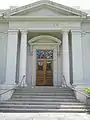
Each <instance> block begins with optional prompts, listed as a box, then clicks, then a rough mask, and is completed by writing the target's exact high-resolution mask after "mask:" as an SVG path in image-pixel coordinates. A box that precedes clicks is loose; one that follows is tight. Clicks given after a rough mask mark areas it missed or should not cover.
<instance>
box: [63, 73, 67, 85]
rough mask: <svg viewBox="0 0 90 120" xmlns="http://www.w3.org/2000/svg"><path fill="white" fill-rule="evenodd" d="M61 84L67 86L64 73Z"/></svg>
mask: <svg viewBox="0 0 90 120" xmlns="http://www.w3.org/2000/svg"><path fill="white" fill-rule="evenodd" d="M62 85H65V87H67V82H66V79H65V76H64V75H62Z"/></svg>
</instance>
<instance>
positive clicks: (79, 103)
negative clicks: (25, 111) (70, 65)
mask: <svg viewBox="0 0 90 120" xmlns="http://www.w3.org/2000/svg"><path fill="white" fill-rule="evenodd" d="M0 104H3V105H4V104H15V105H16V104H17V105H18V104H23V105H84V104H83V103H81V102H77V101H76V102H57V101H56V102H55V101H54V102H51V101H48V102H46V101H45V102H41V101H38V102H36V101H24V102H23V101H10V100H9V101H3V102H1V103H0Z"/></svg>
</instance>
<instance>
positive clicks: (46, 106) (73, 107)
mask: <svg viewBox="0 0 90 120" xmlns="http://www.w3.org/2000/svg"><path fill="white" fill-rule="evenodd" d="M0 108H45V109H51V108H52V109H62V108H64V109H70V108H72V109H78V108H79V109H80V108H88V109H90V106H85V105H32V104H31V105H13V104H11V105H10V104H6V105H3V104H0Z"/></svg>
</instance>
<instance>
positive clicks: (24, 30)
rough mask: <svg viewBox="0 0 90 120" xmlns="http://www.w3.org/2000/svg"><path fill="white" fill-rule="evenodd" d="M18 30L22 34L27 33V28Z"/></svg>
mask: <svg viewBox="0 0 90 120" xmlns="http://www.w3.org/2000/svg"><path fill="white" fill-rule="evenodd" d="M20 32H21V33H22V34H27V33H28V30H26V29H23V30H20Z"/></svg>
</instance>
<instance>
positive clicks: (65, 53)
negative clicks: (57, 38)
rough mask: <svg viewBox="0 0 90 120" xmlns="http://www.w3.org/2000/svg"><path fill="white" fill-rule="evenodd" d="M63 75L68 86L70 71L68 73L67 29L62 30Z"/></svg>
mask: <svg viewBox="0 0 90 120" xmlns="http://www.w3.org/2000/svg"><path fill="white" fill-rule="evenodd" d="M62 42H63V75H64V76H65V80H66V83H67V85H68V86H70V73H69V42H68V31H67V30H65V31H63V37H62Z"/></svg>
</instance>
